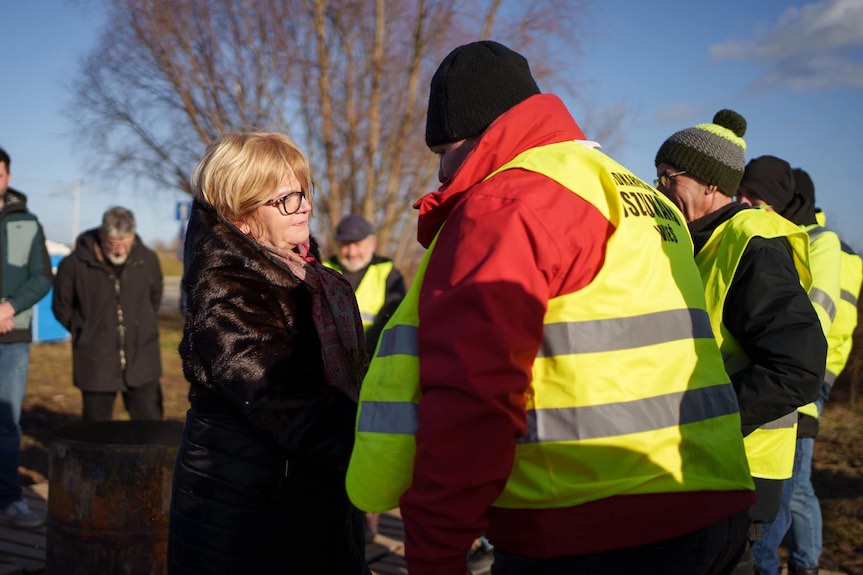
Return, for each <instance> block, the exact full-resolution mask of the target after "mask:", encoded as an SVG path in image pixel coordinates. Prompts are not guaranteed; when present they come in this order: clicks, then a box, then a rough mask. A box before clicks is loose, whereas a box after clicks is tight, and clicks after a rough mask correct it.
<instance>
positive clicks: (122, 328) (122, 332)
mask: <svg viewBox="0 0 863 575" xmlns="http://www.w3.org/2000/svg"><path fill="white" fill-rule="evenodd" d="M114 293H115V294H116V296H117V335H119V337H120V369H121V370H123V371H126V324H125V323H124V320H123V306H121V305H120V278H118V277H116V276H115V277H114Z"/></svg>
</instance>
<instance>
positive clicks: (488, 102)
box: [426, 40, 539, 148]
mask: <svg viewBox="0 0 863 575" xmlns="http://www.w3.org/2000/svg"><path fill="white" fill-rule="evenodd" d="M534 94H539V88H538V87H537V85H536V81H535V80H534V79H533V76H532V75H531V73H530V66H529V65H528V63H527V60H526V59H525V58H524V56H522V55H521V54H519V53H517V52H514V51H512V50H510V49H509V48H507V47H506V46H504V45H502V44H498V43H497V42H492V41H490V40H484V41H482V42H473V43H471V44H465V45H464V46H459V47H458V48H456V49H455V50H453V51H452V52H450V53H449V55H448V56H447V57H446V58H444V59H443V62H441V64H440V66H439V67H438V69H437V72H435V74H434V76H433V77H432V80H431V89H430V90H429V105H428V115H427V116H426V145H428V147H429V148H431V147H434V146H438V145H440V144H448V143H450V142H455V141H458V140H463V139H465V138H470V137H471V136H476V135H478V134H480V133H482V132H483V131H484V130H485V129H486V128H488V126H489V124H491V123H492V122H494V121H495V120H496V119H497V118H498V117H499V116H501V115H502V114H504V113H505V112H507V111H508V110H509V109H510V108H512V107H513V106H515V105H516V104H519V103H521V102H522V101H524V100H526V99H528V98H529V97H531V96H533V95H534Z"/></svg>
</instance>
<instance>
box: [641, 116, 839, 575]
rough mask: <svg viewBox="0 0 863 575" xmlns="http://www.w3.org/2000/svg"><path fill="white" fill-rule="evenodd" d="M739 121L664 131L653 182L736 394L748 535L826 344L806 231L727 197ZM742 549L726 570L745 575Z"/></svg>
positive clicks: (774, 493) (775, 503) (734, 188)
mask: <svg viewBox="0 0 863 575" xmlns="http://www.w3.org/2000/svg"><path fill="white" fill-rule="evenodd" d="M745 133H746V120H745V119H744V118H743V117H742V116H741V115H740V114H738V113H736V112H734V111H733V110H720V111H719V112H718V113H717V114H716V115H715V116H714V118H713V122H712V123H710V124H699V125H697V126H694V127H692V128H687V129H685V130H681V131H679V132H676V133H674V134H672V135H671V137H669V138H668V139H667V140H666V141H665V142H664V143H663V144H662V146H661V147H660V148H659V151H658V152H657V154H656V160H655V164H656V174H657V179H656V180H655V184H656V186H657V188H658V189H659V190H660V191H661V192H662V193H664V194H665V195H666V196H668V197H669V198H670V199H671V200H672V201H673V202H674V203H675V204H677V206H678V207H679V208H680V210H681V211H682V212H683V214H684V216H685V217H686V221H687V223H688V226H689V231H690V234H691V235H692V240H693V244H694V246H695V262H696V264H697V265H698V269H699V271H700V272H701V278H702V281H703V282H704V289H705V295H706V299H707V308H708V312H709V314H710V322H711V325H712V327H713V333H714V335H715V337H716V340H717V343H718V344H719V349H720V350H721V351H722V356H723V359H724V360H725V369H726V371H727V372H728V374H729V375H730V377H731V382H732V384H733V385H734V389H735V391H736V392H737V399H738V402H739V404H740V415H741V423H742V432H743V436H744V445H745V446H746V456H747V459H748V461H749V467H750V471H751V473H752V477H753V480H754V481H755V489H756V493H757V494H758V500H757V501H756V503H755V505H753V507H752V508H751V510H750V519H751V522H752V524H751V527H750V541H754V540H757V538H758V525H759V524H760V523H764V522H767V521H772V520H773V518H774V517H775V516H776V513H777V511H778V509H779V502H780V496H781V493H782V484H783V481H784V480H785V479H787V478H789V477H790V476H791V470H792V466H793V461H794V446H795V441H796V424H797V414H796V410H797V408H798V407H800V406H802V405H805V404H807V403H809V402H810V401H814V400H815V399H816V398H817V397H818V390H819V387H820V384H821V381H822V378H823V376H824V361H825V357H826V353H827V344H826V341H825V339H824V335H823V333H822V331H821V326H820V323H819V321H818V316H817V315H816V314H815V310H814V309H813V307H812V304H811V303H810V302H809V298H808V296H807V290H808V288H809V286H810V284H811V281H812V280H811V274H810V271H809V244H808V239H807V237H806V233H805V232H803V231H802V230H801V229H800V228H798V227H797V226H795V225H793V224H792V223H791V222H789V221H787V220H786V219H784V218H782V217H781V216H779V215H778V214H776V213H775V212H771V211H767V210H759V209H753V208H752V207H751V206H748V205H745V204H739V203H736V202H734V200H733V198H734V196H735V194H736V193H737V192H738V187H739V185H740V180H741V178H742V176H743V171H744V167H745V161H744V151H745V149H746V142H745V141H744V140H743V135H744V134H745ZM751 565H752V558H751V554H750V553H748V552H747V554H746V556H745V557H744V558H742V559H741V564H740V565H739V570H738V571H735V573H746V572H752V568H753V567H750V566H751Z"/></svg>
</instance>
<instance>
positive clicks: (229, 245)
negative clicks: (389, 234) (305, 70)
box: [168, 132, 368, 574]
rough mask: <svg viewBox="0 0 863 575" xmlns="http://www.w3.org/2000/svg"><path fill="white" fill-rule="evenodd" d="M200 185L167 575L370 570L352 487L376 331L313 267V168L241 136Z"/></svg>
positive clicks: (211, 152)
mask: <svg viewBox="0 0 863 575" xmlns="http://www.w3.org/2000/svg"><path fill="white" fill-rule="evenodd" d="M192 186H193V189H194V192H195V202H194V205H193V215H192V219H191V221H190V223H189V229H188V232H187V235H186V245H185V254H186V269H185V274H184V278H183V289H184V291H185V295H186V297H187V301H188V311H187V314H186V326H185V330H184V334H183V340H182V342H181V343H180V355H181V357H182V360H183V369H184V372H185V375H186V378H187V379H188V380H189V383H190V391H189V401H190V404H191V408H190V409H189V412H188V414H187V418H186V426H185V432H184V435H183V442H182V445H181V447H180V451H179V455H178V458H177V466H176V470H175V473H174V487H173V495H172V501H171V523H170V534H169V546H168V561H169V571H170V572H171V573H174V574H180V573H196V574H203V573H276V572H279V573H304V574H307V573H321V574H323V573H327V574H334V573H338V574H351V573H368V568H367V567H366V564H365V559H364V543H363V531H362V519H361V515H360V514H358V513H357V512H356V510H355V509H354V508H353V507H352V506H351V504H350V503H349V502H348V499H347V496H346V494H345V488H344V479H345V469H346V465H347V461H348V458H349V456H350V453H351V448H352V444H353V424H354V418H355V416H356V401H357V393H358V389H359V385H360V381H361V379H362V373H363V369H364V361H365V357H366V355H365V346H364V337H363V330H362V324H361V321H360V317H359V312H358V311H357V306H356V301H355V299H354V296H353V292H352V290H351V287H350V285H349V284H348V282H347V281H345V280H344V279H343V278H341V276H339V274H338V273H336V272H333V271H331V270H329V269H327V268H325V267H323V266H322V265H320V263H319V262H318V261H317V259H316V258H315V257H314V256H313V255H312V254H313V252H314V250H313V249H312V245H311V241H312V240H311V238H310V233H309V222H310V219H311V216H312V202H313V200H314V198H313V194H312V189H313V188H312V181H311V173H310V168H309V164H308V161H307V159H306V158H305V156H304V155H303V153H302V152H301V151H300V150H299V148H297V146H296V145H295V144H294V143H293V142H292V141H291V140H290V139H289V138H287V137H286V136H284V135H282V134H277V133H263V132H253V133H235V134H228V135H225V136H223V137H222V138H221V139H220V140H218V141H217V142H215V143H214V144H212V145H211V146H210V147H209V148H208V149H207V152H206V154H205V155H204V157H203V159H202V160H201V162H200V163H199V164H198V166H197V168H196V169H195V172H194V175H193V177H192Z"/></svg>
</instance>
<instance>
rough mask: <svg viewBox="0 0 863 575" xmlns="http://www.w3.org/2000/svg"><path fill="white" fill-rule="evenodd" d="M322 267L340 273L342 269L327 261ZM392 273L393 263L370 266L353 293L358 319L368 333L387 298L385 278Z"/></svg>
mask: <svg viewBox="0 0 863 575" xmlns="http://www.w3.org/2000/svg"><path fill="white" fill-rule="evenodd" d="M324 265H325V266H327V267H328V268H331V269H334V270H336V271H337V272H339V273H342V267H341V266H340V265H339V264H337V263H336V262H333V261H330V260H327V261H325V262H324ZM391 271H393V262H391V261H384V262H380V263H376V264H370V265H369V267H368V269H366V273H365V275H364V276H363V279H361V280H360V284H359V285H358V286H357V290H356V291H355V292H354V297H356V298H357V307H359V308H360V317H361V318H362V320H363V329H364V330H366V331H368V329H369V328H370V327H372V325H374V323H375V320H376V319H377V318H378V314H379V313H380V311H381V308H382V307H384V302H385V301H386V298H387V278H388V277H389V275H390V272H391Z"/></svg>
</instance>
